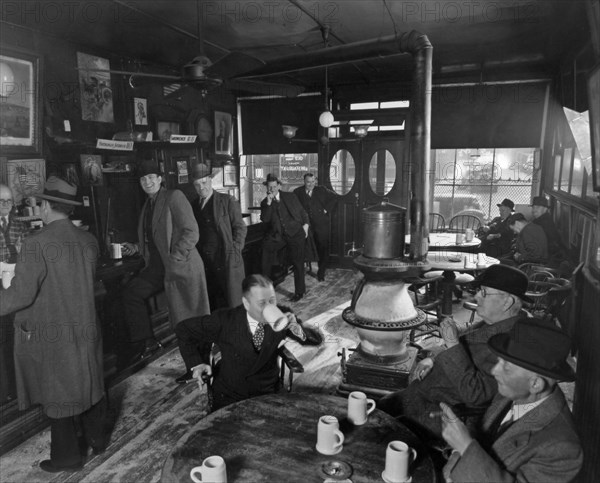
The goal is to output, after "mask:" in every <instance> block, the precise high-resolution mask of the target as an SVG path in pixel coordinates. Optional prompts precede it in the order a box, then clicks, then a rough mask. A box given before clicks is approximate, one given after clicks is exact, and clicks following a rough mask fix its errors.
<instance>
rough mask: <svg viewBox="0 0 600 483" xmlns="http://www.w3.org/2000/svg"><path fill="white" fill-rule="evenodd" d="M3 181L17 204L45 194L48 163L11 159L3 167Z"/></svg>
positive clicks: (40, 160)
mask: <svg viewBox="0 0 600 483" xmlns="http://www.w3.org/2000/svg"><path fill="white" fill-rule="evenodd" d="M3 168H4V169H3V172H2V180H3V181H4V182H5V183H6V184H7V185H8V186H9V188H10V189H11V190H12V192H13V194H14V196H15V203H16V204H19V203H21V200H22V199H23V198H27V197H29V196H35V195H36V194H40V193H43V192H44V183H45V182H46V161H45V160H43V159H9V160H7V161H6V163H5V164H4V166H3Z"/></svg>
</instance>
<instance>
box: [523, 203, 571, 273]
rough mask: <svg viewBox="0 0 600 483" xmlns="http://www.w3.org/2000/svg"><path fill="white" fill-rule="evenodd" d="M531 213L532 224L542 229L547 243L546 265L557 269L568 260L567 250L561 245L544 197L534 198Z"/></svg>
mask: <svg viewBox="0 0 600 483" xmlns="http://www.w3.org/2000/svg"><path fill="white" fill-rule="evenodd" d="M531 212H532V213H533V223H535V224H536V225H539V226H541V227H542V228H543V230H544V233H545V234H546V241H547V242H548V264H549V265H550V266H552V267H559V266H560V264H561V262H563V261H565V260H566V259H567V258H568V250H567V248H566V247H565V245H564V244H563V242H562V240H561V237H560V233H559V232H558V230H557V228H556V225H555V224H554V220H553V219H552V214H551V213H550V205H549V204H548V200H547V199H546V197H545V196H534V197H533V201H532V202H531Z"/></svg>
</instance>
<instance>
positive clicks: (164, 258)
mask: <svg viewBox="0 0 600 483" xmlns="http://www.w3.org/2000/svg"><path fill="white" fill-rule="evenodd" d="M138 175H139V178H140V185H141V187H142V189H143V190H144V192H145V193H146V194H147V195H148V198H147V200H146V202H145V203H144V206H143V207H142V213H141V214H140V218H139V222H138V240H139V241H138V243H136V244H134V243H124V244H123V254H124V255H126V256H128V255H133V254H135V253H137V252H139V253H141V255H142V256H143V257H144V262H145V266H144V268H143V269H142V271H141V272H140V273H139V274H138V275H137V276H136V277H135V278H134V279H133V280H131V281H130V282H129V283H128V284H127V286H126V287H125V289H124V291H123V305H124V308H125V314H126V317H127V325H128V327H129V337H130V341H131V342H132V343H134V344H135V345H136V346H138V347H137V349H138V350H139V356H138V357H140V358H142V359H143V358H146V357H149V356H150V355H152V354H153V353H154V352H155V351H156V350H158V349H159V348H160V344H159V343H158V342H157V341H156V339H155V338H154V333H153V331H152V324H151V321H150V315H149V314H148V309H147V307H146V303H145V301H146V299H147V298H148V297H150V296H151V295H153V294H155V293H157V292H159V291H161V290H162V289H163V288H164V290H165V292H166V295H167V303H168V306H169V320H170V322H171V326H172V327H173V328H174V327H175V326H176V325H177V324H178V323H179V322H181V321H182V320H184V319H188V318H190V317H198V316H201V315H206V314H208V313H209V312H210V310H209V305H208V293H207V289H206V279H205V277H204V264H203V263H202V259H201V258H200V255H199V254H198V250H196V243H197V242H198V225H197V223H196V221H195V220H194V213H193V211H192V207H191V205H190V203H189V202H188V200H187V199H186V198H185V195H184V194H183V193H182V192H181V191H178V190H166V189H165V188H163V187H162V185H161V183H162V175H161V171H160V168H159V166H158V163H157V162H156V161H154V160H145V161H143V162H142V163H141V165H140V166H139V169H138Z"/></svg>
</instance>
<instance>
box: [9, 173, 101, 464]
mask: <svg viewBox="0 0 600 483" xmlns="http://www.w3.org/2000/svg"><path fill="white" fill-rule="evenodd" d="M76 193H77V188H76V187H75V186H72V185H70V184H68V183H67V182H66V181H64V180H62V179H60V178H56V177H49V178H48V180H47V181H46V184H45V186H44V192H43V194H40V195H36V196H37V197H38V198H41V199H42V203H41V207H40V216H41V218H42V221H43V223H44V227H43V228H42V229H41V230H40V231H39V232H37V233H35V234H34V235H31V236H29V237H27V238H26V239H25V240H24V242H23V246H22V249H21V252H20V254H19V258H18V261H17V264H16V267H15V278H14V279H13V280H12V284H11V286H10V288H8V289H7V290H1V291H0V315H5V314H8V313H11V312H16V314H15V321H14V325H15V328H16V332H15V338H14V340H15V343H14V360H15V374H16V380H17V394H18V399H19V409H21V410H24V409H27V408H28V407H29V406H31V405H33V404H41V405H42V407H43V409H44V412H45V414H46V415H47V416H48V417H49V418H50V459H49V460H43V461H42V462H41V463H40V467H41V469H43V470H44V471H48V472H52V473H55V472H59V471H77V470H79V469H81V468H82V466H83V463H84V458H82V455H81V452H80V451H81V450H80V446H79V440H78V434H77V430H76V417H77V419H79V420H80V421H81V424H82V428H83V433H84V436H85V440H86V442H87V444H88V445H89V446H91V447H92V448H93V450H94V452H95V453H99V452H102V451H104V449H105V447H106V437H105V435H104V433H103V423H104V413H105V401H104V374H103V356H102V331H101V329H100V327H99V324H98V320H97V317H96V308H95V299H94V277H95V270H96V260H97V258H98V254H99V246H98V242H97V241H96V239H95V238H94V236H93V235H91V234H89V233H87V232H85V231H83V230H81V229H79V228H77V227H76V226H74V225H73V223H71V220H69V215H70V213H71V212H72V210H73V208H74V207H75V206H79V205H81V203H80V202H79V201H78V200H77V198H76Z"/></svg>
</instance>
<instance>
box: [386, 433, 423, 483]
mask: <svg viewBox="0 0 600 483" xmlns="http://www.w3.org/2000/svg"><path fill="white" fill-rule="evenodd" d="M416 459H417V452H416V451H415V450H414V449H412V448H409V447H408V445H407V444H406V443H404V442H403V441H392V442H391V443H389V444H388V446H387V449H386V451H385V469H384V470H383V473H382V474H381V476H382V478H383V480H384V481H386V482H389V483H401V482H405V481H408V480H409V479H410V474H409V472H408V469H409V467H410V464H411V463H412V462H413V461H414V460H416Z"/></svg>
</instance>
